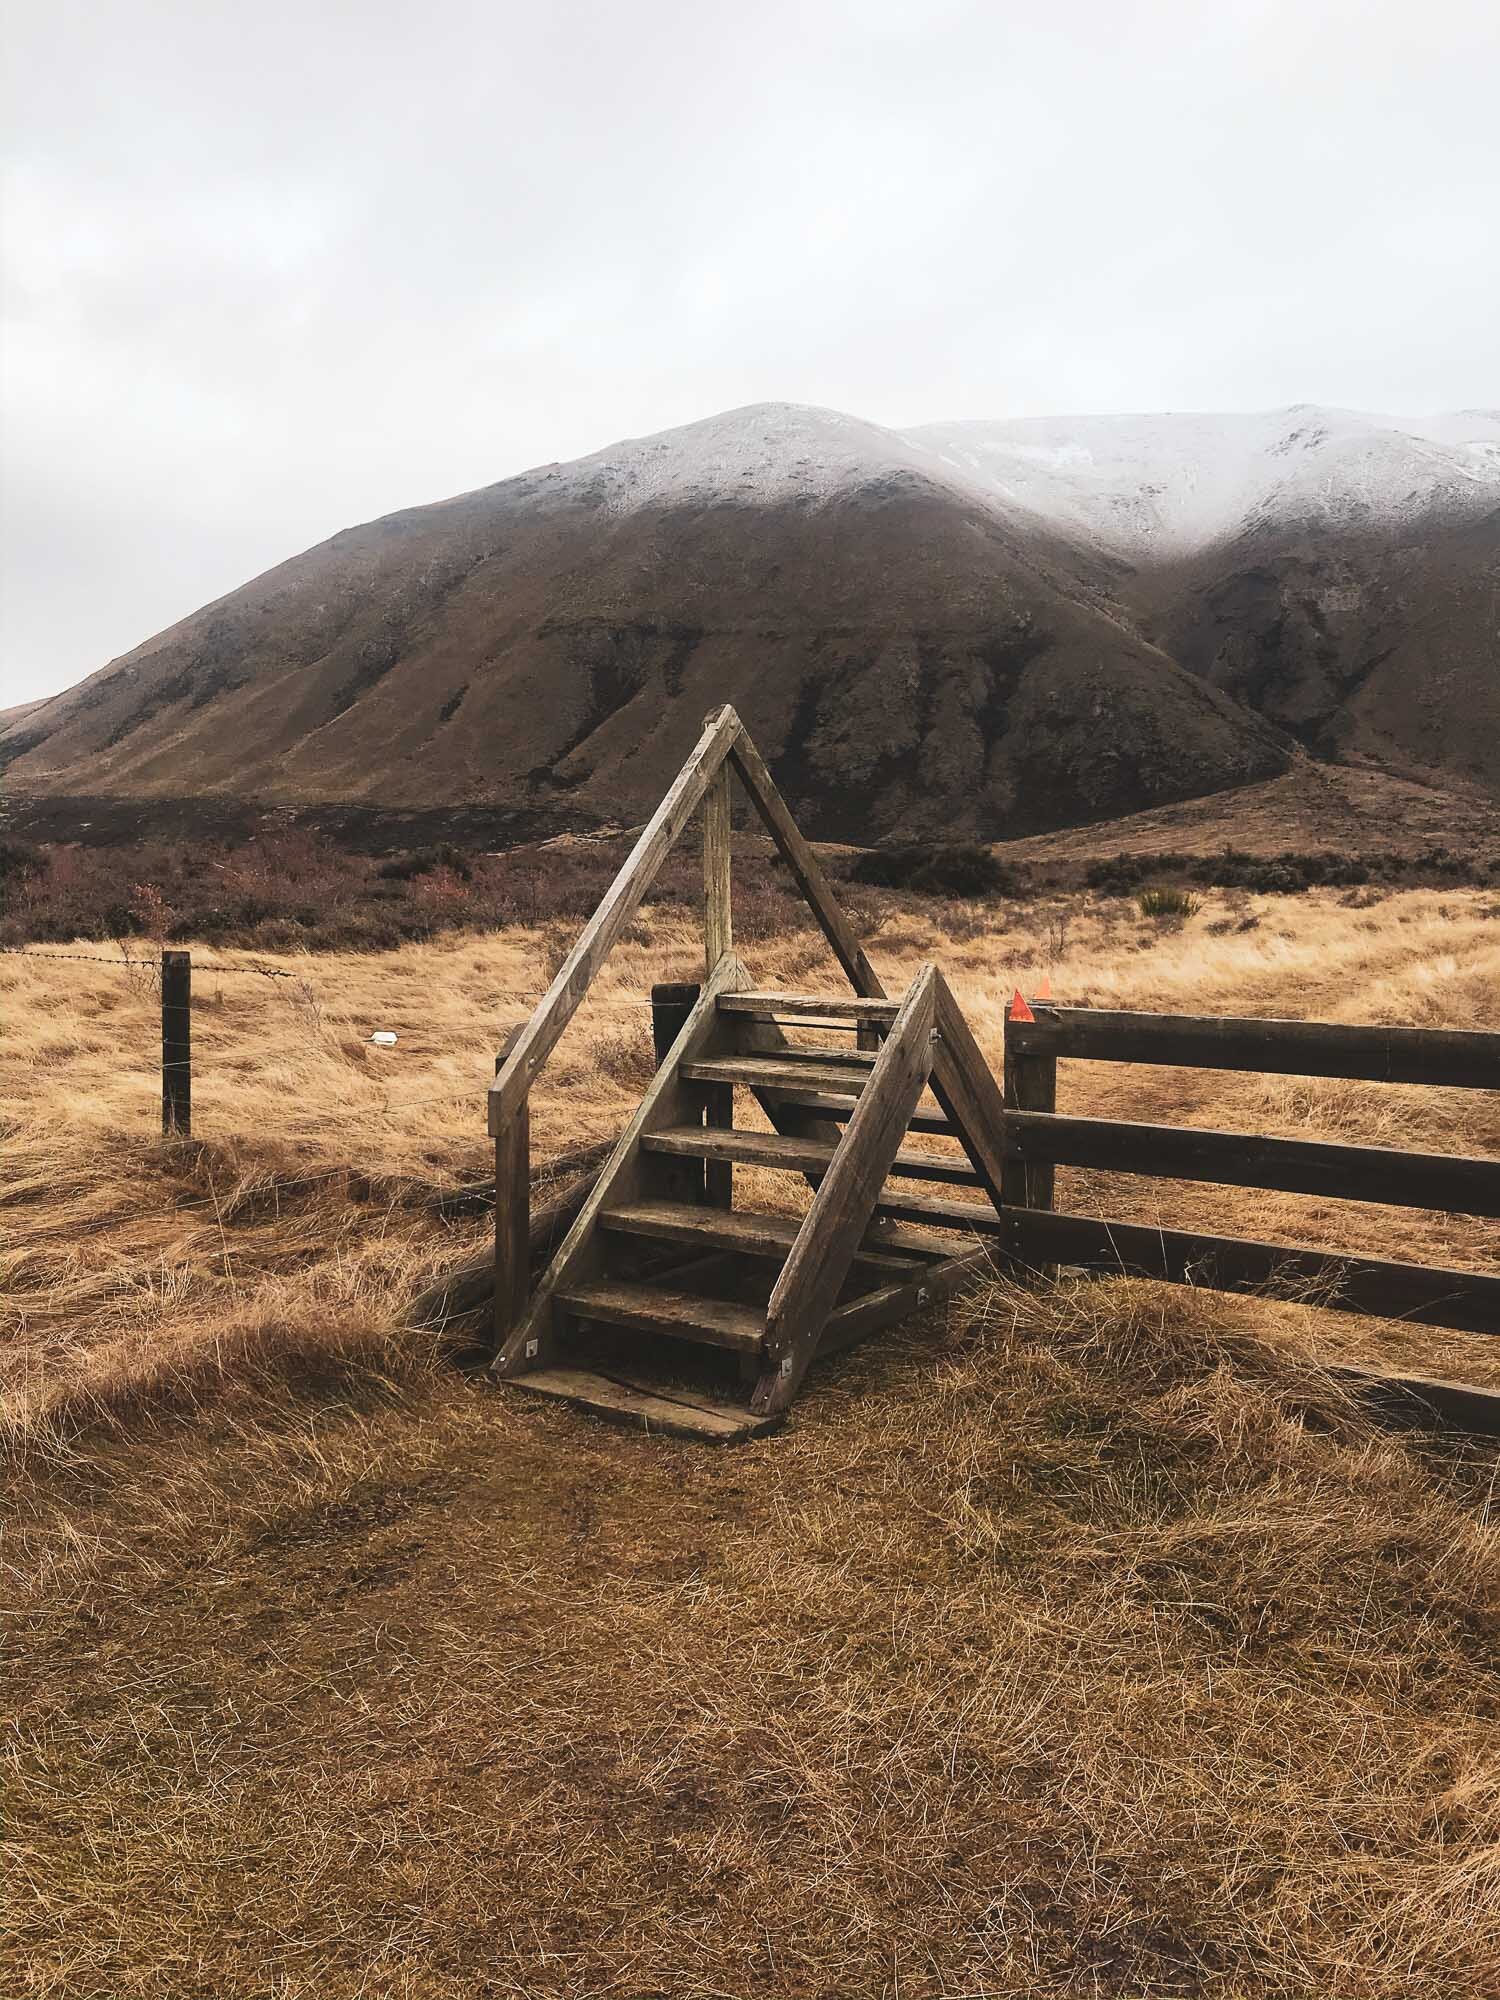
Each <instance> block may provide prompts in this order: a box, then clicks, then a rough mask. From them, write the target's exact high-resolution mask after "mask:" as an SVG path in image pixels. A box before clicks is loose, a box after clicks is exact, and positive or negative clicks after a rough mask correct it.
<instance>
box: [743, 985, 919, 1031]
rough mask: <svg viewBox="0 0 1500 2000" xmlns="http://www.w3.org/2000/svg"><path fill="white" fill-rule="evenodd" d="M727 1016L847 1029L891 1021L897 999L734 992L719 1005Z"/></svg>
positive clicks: (842, 994)
mask: <svg viewBox="0 0 1500 2000" xmlns="http://www.w3.org/2000/svg"><path fill="white" fill-rule="evenodd" d="M720 1004H721V1005H722V1006H723V1008H724V1011H725V1013H726V1014H756V1015H759V1016H761V1017H762V1018H764V1019H766V1020H769V1021H794V1022H797V1023H798V1024H800V1025H801V1026H804V1027H811V1026H815V1025H816V1024H817V1022H818V1020H819V1018H820V1017H821V1018H823V1019H826V1020H828V1021H832V1022H835V1023H838V1024H839V1025H842V1026H847V1025H849V1024H850V1023H851V1022H858V1021H894V1020H895V1018H896V1012H897V1009H898V1008H899V1007H900V1005H901V1003H900V1001H899V1000H866V999H864V998H862V997H861V996H859V995H857V994H849V993H840V994H826V993H734V994H726V995H725V997H724V999H723V1001H722V1002H721V1003H720Z"/></svg>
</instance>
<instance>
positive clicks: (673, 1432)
mask: <svg viewBox="0 0 1500 2000" xmlns="http://www.w3.org/2000/svg"><path fill="white" fill-rule="evenodd" d="M510 1386H511V1387H512V1388H514V1389H524V1390H525V1391H526V1392H527V1393H528V1394H530V1395H533V1396H550V1397H554V1398H556V1399H557V1400H558V1401H560V1402H564V1403H571V1404H572V1405H573V1407H574V1409H578V1410H586V1411H587V1412H588V1414H589V1415H590V1416H593V1417H598V1418H600V1419H601V1420H602V1421H603V1422H604V1423H607V1424H628V1425H630V1426H631V1428H632V1429H635V1430H642V1431H651V1432H655V1433H658V1434H659V1435H661V1436H663V1437H682V1438H692V1439H693V1440H694V1441H695V1442H697V1443H700V1444H705V1443H706V1444H737V1443H738V1442H739V1441H740V1440H741V1439H742V1438H753V1437H764V1436H765V1434H766V1432H767V1431H773V1430H775V1428H776V1426H777V1424H778V1423H779V1422H781V1419H780V1418H779V1417H760V1416H757V1415H756V1414H755V1412H754V1411H753V1410H746V1409H740V1408H737V1407H736V1406H734V1405H732V1404H727V1403H715V1402H713V1401H711V1400H710V1398H709V1397H707V1396H696V1395H694V1394H692V1392H691V1391H689V1390H678V1389H674V1390H672V1391H670V1392H668V1391H666V1390H662V1389H656V1388H653V1387H651V1386H650V1385H649V1384H647V1383H644V1382H632V1381H629V1380H628V1379H622V1378H621V1377H620V1376H619V1375H601V1374H599V1373H598V1371H597V1370H595V1369H592V1368H538V1369H536V1370H534V1371H533V1372H532V1373H531V1374H530V1375H517V1376H515V1377H514V1378H513V1380H512V1381H511V1383H510Z"/></svg>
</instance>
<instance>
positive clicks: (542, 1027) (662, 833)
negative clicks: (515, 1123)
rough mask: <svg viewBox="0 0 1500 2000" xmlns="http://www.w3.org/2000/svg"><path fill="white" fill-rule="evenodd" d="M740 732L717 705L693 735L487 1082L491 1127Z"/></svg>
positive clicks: (501, 1120)
mask: <svg viewBox="0 0 1500 2000" xmlns="http://www.w3.org/2000/svg"><path fill="white" fill-rule="evenodd" d="M739 734H740V720H739V717H738V716H737V715H736V714H735V712H734V710H733V709H732V708H724V709H720V710H719V712H718V715H717V716H716V718H715V719H714V720H713V721H712V722H711V723H709V724H708V725H707V726H706V727H705V728H704V731H703V734H702V736H701V737H700V738H699V739H698V744H697V747H696V748H695V749H694V751H693V753H692V755H691V756H690V757H689V758H688V760H687V762H686V763H685V764H684V765H683V767H682V769H681V770H680V771H679V772H678V774H677V776H676V778H675V779H674V780H673V782H672V784H671V786H670V788H669V789H668V791H667V793H666V796H665V797H664V798H663V799H662V802H661V804H660V805H659V806H658V807H657V809H656V811H655V812H654V813H653V814H652V815H651V818H650V819H649V820H648V821H647V823H646V826H645V827H644V828H643V830H642V832H641V837H640V839H639V840H638V841H637V842H636V844H635V846H634V847H633V848H632V849H631V851H630V853H629V855H628V856H627V858H626V860H625V863H624V865H623V866H622V868H621V869H620V872H619V874H618V875H616V877H615V879H614V881H613V882H612V883H611V884H610V886H609V888H608V889H607V890H606V891H605V893H604V898H603V900H602V901H601V903H600V904H599V907H598V909H597V910H595V912H594V914H593V916H592V917H590V918H589V921H588V922H587V924H585V926H584V928H583V931H582V932H581V934H580V936H579V939H578V942H577V944H575V945H574V947H573V949H572V950H571V951H570V952H569V953H568V956H567V957H566V959H564V961H563V963H562V966H561V968H560V970H559V972H558V974H557V977H556V978H555V979H554V980H553V982H552V984H551V985H550V986H549V987H548V988H547V991H546V993H545V994H544V995H543V996H542V999H541V1001H540V1002H539V1003H538V1005H537V1007H536V1010H535V1012H534V1013H533V1014H532V1016H531V1019H530V1020H529V1021H528V1022H527V1023H526V1025H525V1027H524V1028H523V1029H522V1031H521V1035H520V1038H519V1040H518V1041H517V1043H516V1046H515V1047H514V1048H513V1049H512V1051H511V1053H510V1056H509V1057H508V1059H507V1061H506V1063H505V1067H504V1068H503V1069H502V1070H501V1072H500V1074H499V1075H498V1076H497V1077H496V1079H495V1081H494V1083H493V1084H492V1085H491V1087H490V1134H491V1136H492V1137H497V1136H498V1135H499V1134H500V1132H501V1131H503V1129H504V1127H505V1124H506V1121H507V1119H508V1117H509V1114H510V1112H511V1110H512V1109H513V1108H514V1106H515V1105H516V1104H518V1103H519V1102H520V1100H521V1099H522V1098H523V1097H525V1096H526V1094H527V1092H528V1091H529V1090H530V1088H531V1085H532V1083H533V1081H534V1079H535V1077H536V1075H537V1072H538V1071H539V1070H540V1069H541V1067H542V1065H543V1063H544V1062H545V1061H546V1060H547V1057H548V1056H549V1055H550V1054H551V1053H552V1050H553V1048H554V1047H555V1046H556V1044H557V1041H558V1039H559V1037H560V1036H561V1034H562V1032H563V1030H564V1028H566V1027H567V1025H568V1023H569V1021H570V1020H571V1019H572V1018H573V1015H574V1013H575V1012H576V1011H577V1008H578V1006H579V1004H580V1002H581V1001H582V999H583V997H584V995H585V994H586V993H587V992H588V989H589V986H590V985H591V983H592V982H593V979H594V977H595V975H596V973H597V972H598V970H599V968H600V966H601V965H603V963H604V961H605V959H606V958H608V956H609V954H610V952H611V951H612V950H613V948H614V946H615V944H616V943H617V942H618V940H619V937H620V933H621V932H622V931H623V930H624V929H625V927H626V925H627V924H628V923H629V922H630V920H631V918H632V917H633V916H634V915H635V913H636V911H637V910H638V909H639V907H640V904H641V900H642V898H643V897H644V896H645V894H646V891H647V890H648V889H649V888H650V886H651V884H652V882H653V881H654V880H655V878H656V874H657V871H658V870H659V869H660V867H661V864H662V862H663V861H664V860H665V859H666V857H667V855H668V854H669V853H670V851H671V848H672V845H673V843H674V842H675V841H676V839H677V836H678V835H679V834H680V833H681V832H682V829H683V827H684V826H685V825H686V824H687V822H688V820H689V819H690V818H691V817H692V815H693V813H694V811H695V810H696V808H697V806H698V804H699V802H700V800H701V799H702V798H703V795H704V793H705V792H706V791H707V790H708V788H709V786H710V785H712V784H713V782H714V779H715V777H716V776H717V774H718V772H719V770H720V768H721V767H722V765H723V763H724V759H725V757H726V755H727V754H728V753H729V751H730V749H731V747H732V746H733V744H734V743H735V742H736V740H737V739H738V737H739Z"/></svg>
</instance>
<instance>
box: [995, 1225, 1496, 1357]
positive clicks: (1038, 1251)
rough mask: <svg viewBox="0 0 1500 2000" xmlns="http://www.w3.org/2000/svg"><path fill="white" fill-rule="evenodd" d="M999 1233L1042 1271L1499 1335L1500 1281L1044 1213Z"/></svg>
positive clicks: (1293, 1246)
mask: <svg viewBox="0 0 1500 2000" xmlns="http://www.w3.org/2000/svg"><path fill="white" fill-rule="evenodd" d="M999 1234H1000V1241H1001V1244H1002V1246H1003V1247H1004V1248H1005V1250H1006V1251H1008V1252H1009V1253H1010V1254H1011V1255H1012V1256H1014V1257H1016V1258H1018V1259H1019V1260H1021V1261H1022V1262H1024V1263H1027V1264H1030V1265H1032V1266H1034V1267H1035V1268H1037V1269H1041V1268H1043V1267H1045V1266H1047V1265H1050V1264H1082V1265H1086V1266H1088V1268H1089V1269H1091V1270H1096V1271H1118V1272H1120V1273H1122V1274H1123V1275H1125V1276H1129V1277H1140V1278H1164V1279H1167V1280H1169V1281H1170V1282H1172V1283H1174V1284H1190V1285H1202V1286H1204V1287H1206V1288H1208V1289H1210V1290H1214V1291H1224V1292H1259V1291H1266V1290H1270V1291H1272V1292H1275V1291H1276V1290H1282V1291H1285V1292H1288V1293H1290V1294H1291V1295H1292V1296H1296V1297H1302V1296H1305V1297H1306V1298H1308V1300H1309V1301H1310V1302H1311V1303H1315V1304H1317V1305H1321V1306H1331V1307H1334V1308H1336V1309H1337V1310H1338V1311H1340V1312H1352V1313H1364V1314H1368V1315H1369V1316H1370V1317H1372V1318H1378V1319H1404V1320H1411V1321H1414V1322H1416V1323H1417V1324H1419V1325H1424V1326H1445V1327H1453V1328H1456V1329H1457V1330H1459V1331H1461V1332H1466V1333H1497V1334H1500V1276H1494V1275H1490V1274H1489V1273H1485V1272H1479V1271H1450V1270H1444V1269H1442V1268H1440V1267H1438V1266H1436V1265H1425V1264H1402V1263H1396V1262H1393V1261H1391V1260H1389V1259H1387V1258H1380V1257H1354V1256H1340V1255H1339V1254H1338V1253H1337V1252H1333V1251H1326V1250H1314V1249H1310V1248H1307V1247H1305V1246H1303V1245H1300V1244H1285V1243H1261V1242H1256V1241H1254V1240H1252V1239H1251V1238H1248V1237H1240V1236H1205V1235H1202V1234H1200V1233H1198V1232H1196V1231H1191V1230H1183V1229H1157V1228H1152V1227H1148V1226H1147V1225H1145V1224H1143V1223H1135V1222H1108V1221H1099V1220H1096V1219H1095V1218H1094V1217H1092V1216H1083V1215H1055V1214H1050V1213H1047V1212H1045V1211H1043V1210H1038V1209H1014V1208H1012V1209H1007V1210H1006V1211H1005V1213H1004V1215H1003V1216H1002V1218H1001V1228H1000V1232H999Z"/></svg>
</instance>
